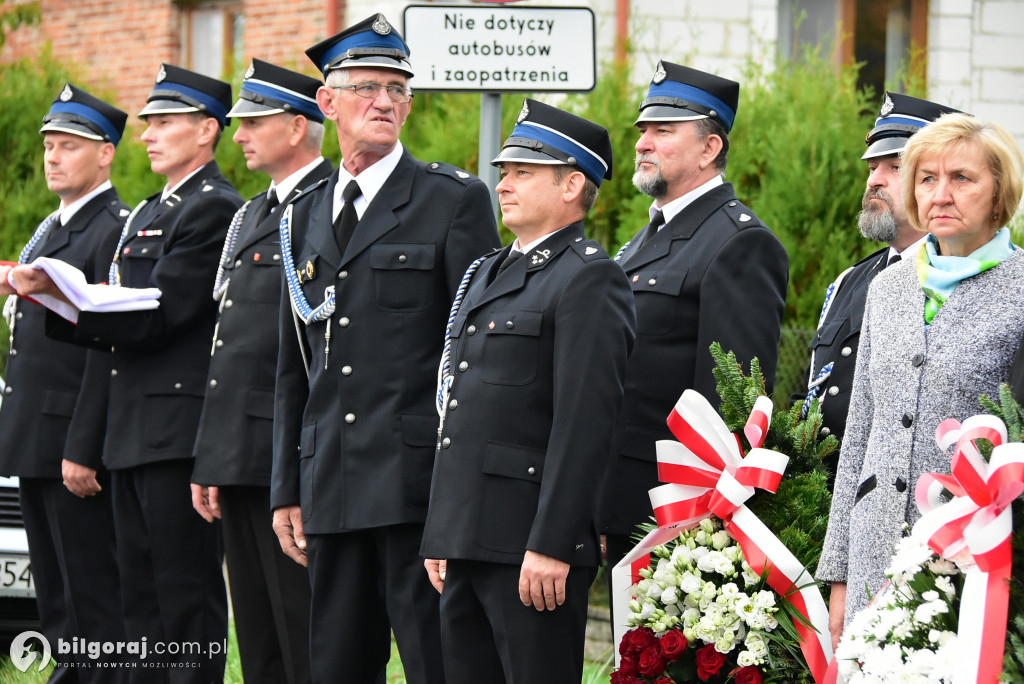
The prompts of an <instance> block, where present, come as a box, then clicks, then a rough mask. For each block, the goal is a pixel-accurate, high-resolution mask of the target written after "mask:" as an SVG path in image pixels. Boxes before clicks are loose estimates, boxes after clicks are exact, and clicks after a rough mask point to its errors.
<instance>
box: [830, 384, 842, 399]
mask: <svg viewBox="0 0 1024 684" xmlns="http://www.w3.org/2000/svg"><path fill="white" fill-rule="evenodd" d="M837 394H839V388H838V387H836V386H835V385H832V386H831V387H829V388H828V396H830V397H834V396H836V395H837Z"/></svg>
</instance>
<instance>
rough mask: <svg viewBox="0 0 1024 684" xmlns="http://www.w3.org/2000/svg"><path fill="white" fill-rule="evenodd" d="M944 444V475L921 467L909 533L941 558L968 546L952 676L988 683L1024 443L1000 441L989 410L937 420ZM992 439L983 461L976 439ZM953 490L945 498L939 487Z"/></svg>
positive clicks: (1005, 594) (1002, 612)
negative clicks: (916, 515)
mask: <svg viewBox="0 0 1024 684" xmlns="http://www.w3.org/2000/svg"><path fill="white" fill-rule="evenodd" d="M935 439H936V441H937V442H938V443H939V446H940V447H941V448H942V449H943V450H946V449H948V448H949V447H950V446H951V445H953V444H955V445H956V446H955V448H954V449H953V460H952V464H951V468H950V471H951V474H950V475H939V474H937V473H925V474H924V475H922V476H921V477H920V478H919V479H918V481H917V488H916V490H915V492H914V497H915V499H916V501H917V505H918V508H919V509H920V510H921V514H922V517H921V519H920V520H918V521H917V524H915V525H914V531H913V534H914V536H916V537H918V538H920V539H921V540H923V541H925V542H927V544H928V545H929V546H930V547H931V548H932V550H933V551H935V552H936V553H938V554H939V555H941V556H944V557H946V558H952V557H953V556H956V555H958V554H963V553H964V552H965V551H966V552H969V553H970V555H971V556H972V557H973V559H974V562H975V563H976V566H974V567H971V568H969V569H968V570H967V571H966V572H965V574H964V589H963V593H962V595H961V596H960V622H959V626H958V628H957V639H958V642H959V644H960V645H961V647H962V650H963V656H964V657H963V658H961V659H960V660H958V669H957V671H956V672H955V673H953V677H954V678H953V681H954V682H956V683H957V684H960V683H961V682H979V683H980V684H994V683H995V682H997V681H998V680H999V674H1000V672H1001V671H1002V667H1003V646H1004V644H1005V642H1006V617H1007V608H1008V601H1009V579H1010V566H1011V558H1012V554H1011V548H1010V537H1011V535H1012V534H1013V520H1012V517H1011V513H1010V504H1011V503H1012V502H1013V500H1014V499H1016V498H1017V497H1018V496H1020V494H1021V493H1022V492H1024V444H1022V443H1019V442H1016V443H1012V444H1007V443H1006V426H1005V425H1004V424H1003V422H1002V421H1001V420H999V419H998V418H996V417H994V416H988V415H980V416H972V417H971V418H968V419H967V420H965V421H964V422H963V425H961V424H960V423H959V422H958V421H957V420H955V419H952V418H951V419H949V420H945V421H943V422H942V423H940V424H939V427H938V429H937V430H936V433H935ZM978 439H987V440H988V441H990V442H992V444H993V445H995V449H993V450H992V455H991V457H990V459H989V462H988V463H986V462H985V459H984V458H983V457H982V455H981V453H980V452H979V451H978V449H977V447H976V446H975V443H974V442H975V440H978ZM943 489H945V490H947V491H949V492H950V493H951V494H953V497H954V498H953V499H952V500H951V501H949V502H944V501H943V500H942V498H941V495H942V490H943Z"/></svg>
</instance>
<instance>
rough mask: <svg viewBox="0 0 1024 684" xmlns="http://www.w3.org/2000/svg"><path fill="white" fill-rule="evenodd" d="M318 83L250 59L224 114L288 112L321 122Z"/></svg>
mask: <svg viewBox="0 0 1024 684" xmlns="http://www.w3.org/2000/svg"><path fill="white" fill-rule="evenodd" d="M320 86H321V82H320V81H319V80H317V79H315V78H310V77H309V76H306V75H304V74H300V73H298V72H295V71H290V70H288V69H284V68H282V67H279V66H276V65H274V64H271V63H270V62H264V61H263V60H259V59H254V60H252V64H251V65H250V66H249V69H248V71H246V73H245V80H244V81H243V82H242V88H241V92H239V94H238V101H237V102H236V103H235V106H234V107H232V108H231V111H230V112H228V116H232V117H243V118H244V117H252V116H268V115H271V114H280V113H283V112H290V113H293V114H301V115H303V116H305V117H306V118H307V119H309V120H310V121H316V122H318V123H323V121H324V115H323V112H321V111H320V107H319V106H318V105H317V103H316V91H317V90H318V89H319V88H320Z"/></svg>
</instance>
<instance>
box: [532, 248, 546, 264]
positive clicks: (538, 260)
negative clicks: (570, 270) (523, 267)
mask: <svg viewBox="0 0 1024 684" xmlns="http://www.w3.org/2000/svg"><path fill="white" fill-rule="evenodd" d="M550 258H551V250H550V249H535V250H533V253H532V254H530V266H540V265H541V264H543V263H544V262H545V261H547V260H548V259H550Z"/></svg>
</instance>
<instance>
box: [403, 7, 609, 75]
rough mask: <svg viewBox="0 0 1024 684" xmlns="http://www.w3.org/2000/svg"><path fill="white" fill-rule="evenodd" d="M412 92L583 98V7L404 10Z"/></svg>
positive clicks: (587, 23) (589, 61)
mask: <svg viewBox="0 0 1024 684" xmlns="http://www.w3.org/2000/svg"><path fill="white" fill-rule="evenodd" d="M404 20H405V31H404V36H405V41H406V42H407V43H408V44H409V47H410V49H411V50H412V54H411V55H410V61H411V62H412V65H413V71H415V72H416V76H415V77H413V79H412V80H411V81H410V86H411V87H412V89H413V90H414V91H416V90H456V91H474V92H481V91H492V92H515V91H520V92H561V93H564V92H583V91H588V90H593V88H594V86H595V85H596V83H597V61H596V56H595V55H596V53H595V37H594V36H595V31H594V13H593V12H592V11H591V10H590V9H589V8H587V7H496V6H493V5H492V6H471V5H410V6H408V7H406V8H405V14H404Z"/></svg>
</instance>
